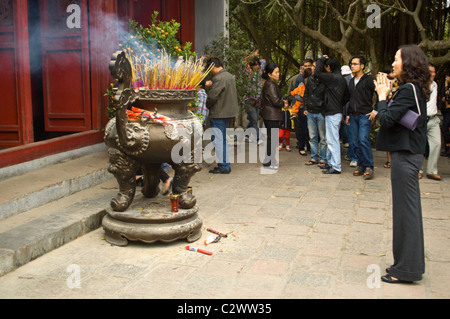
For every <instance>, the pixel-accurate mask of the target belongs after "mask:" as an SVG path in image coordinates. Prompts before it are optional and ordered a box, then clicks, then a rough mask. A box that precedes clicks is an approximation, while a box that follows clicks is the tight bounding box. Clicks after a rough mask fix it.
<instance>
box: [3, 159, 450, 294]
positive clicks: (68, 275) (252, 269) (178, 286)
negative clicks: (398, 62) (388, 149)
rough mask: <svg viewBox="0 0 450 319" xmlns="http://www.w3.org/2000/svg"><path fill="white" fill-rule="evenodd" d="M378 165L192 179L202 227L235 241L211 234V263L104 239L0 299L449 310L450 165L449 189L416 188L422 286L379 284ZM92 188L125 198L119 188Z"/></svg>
mask: <svg viewBox="0 0 450 319" xmlns="http://www.w3.org/2000/svg"><path fill="white" fill-rule="evenodd" d="M374 154H375V155H374V156H375V166H376V168H375V178H374V179H373V180H368V181H365V180H363V178H362V177H354V176H353V175H352V171H353V168H351V167H349V165H348V164H349V162H346V161H343V172H342V174H341V175H324V174H322V173H321V170H320V169H319V168H318V167H316V166H305V165H304V163H305V162H306V161H307V160H308V159H309V158H308V157H303V156H299V154H298V152H296V151H295V150H294V151H292V152H290V153H288V152H286V151H285V150H283V151H281V152H280V168H279V171H278V172H276V173H275V174H271V175H267V174H260V164H232V172H231V174H230V175H212V174H209V173H208V168H205V169H203V170H202V171H201V172H199V173H197V174H196V175H195V176H194V178H193V179H192V187H193V192H194V194H195V195H196V197H197V201H198V205H199V207H200V210H199V215H200V217H201V218H202V220H203V224H204V227H210V228H212V229H215V230H217V231H219V232H222V233H228V236H227V237H226V238H222V239H221V240H220V241H219V242H218V243H213V244H210V245H208V246H205V245H204V243H203V242H204V240H205V239H206V238H207V237H208V236H210V235H214V234H212V233H210V232H208V231H206V230H204V231H203V232H202V238H201V239H200V240H198V241H197V242H195V243H192V244H191V245H192V246H194V247H197V248H203V249H206V250H209V251H211V252H213V255H212V256H208V255H204V254H201V253H197V252H192V251H187V250H186V249H185V248H184V247H185V246H186V245H187V243H186V242H185V241H177V242H173V243H168V244H167V243H166V244H164V243H156V244H143V243H137V242H132V243H130V244H129V245H128V246H126V247H117V246H112V245H110V244H109V243H107V242H106V241H105V240H104V231H103V229H102V228H100V229H97V230H95V231H93V232H91V233H89V234H87V235H84V236H83V237H81V238H79V239H76V240H74V241H73V242H70V243H68V244H66V245H64V246H62V247H60V248H58V249H56V250H54V251H51V252H49V253H47V254H45V255H44V256H42V257H39V258H37V259H36V260H34V261H31V262H29V263H28V264H26V265H24V266H22V267H20V268H19V269H17V270H15V271H13V272H11V273H8V274H6V275H4V276H2V277H0V298H12V299H15V298H58V299H59V298H164V299H172V298H175V299H192V298H194V299H197V298H199V299H203V298H204V299H216V298H220V299H222V298H225V299H227V298H246V299H266V298H269V299H302V298H312V299H316V298H317V299H319V298H320V299H322V298H346V299H353V298H365V299H390V298H426V299H430V298H449V297H450V288H449V287H450V267H449V265H450V264H449V262H450V250H449V249H448V247H449V246H450V245H449V244H450V238H449V237H450V235H449V234H450V220H449V217H450V209H449V207H450V196H449V192H448V190H449V189H450V159H448V158H444V157H441V158H440V159H439V173H440V174H441V176H443V180H442V181H433V180H429V179H426V178H424V179H422V180H421V181H420V186H421V192H422V205H423V217H424V230H425V248H426V273H425V275H424V279H423V280H422V281H421V282H418V283H414V284H409V285H389V284H386V283H383V282H380V281H379V276H380V275H384V269H385V268H386V267H387V266H389V265H390V264H391V262H392V252H391V244H392V242H391V238H392V234H391V231H392V228H391V188H390V170H389V169H386V168H383V163H384V162H385V161H386V157H385V153H382V152H375V153H374ZM211 167H212V166H210V168H211ZM96 188H98V189H101V190H103V191H104V192H110V193H111V197H113V196H114V195H115V194H116V192H117V184H116V181H115V180H110V181H107V182H105V183H103V184H101V185H99V186H96ZM81 204H82V203H80V207H82V205H81ZM106 205H108V202H105V206H106ZM80 209H82V208H80ZM214 236H215V235H214Z"/></svg>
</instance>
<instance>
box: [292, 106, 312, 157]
mask: <svg viewBox="0 0 450 319" xmlns="http://www.w3.org/2000/svg"><path fill="white" fill-rule="evenodd" d="M294 130H295V137H296V138H297V146H298V149H299V150H300V151H304V150H305V148H309V147H308V146H309V145H308V141H309V133H308V118H307V117H306V115H305V114H303V111H302V110H301V109H300V111H299V112H298V117H294Z"/></svg>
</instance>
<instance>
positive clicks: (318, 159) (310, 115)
mask: <svg viewBox="0 0 450 319" xmlns="http://www.w3.org/2000/svg"><path fill="white" fill-rule="evenodd" d="M315 64H316V62H314V63H313V67H312V68H311V70H312V71H313V73H314V71H315V68H316V65H315ZM324 94H325V85H324V84H323V83H322V82H320V81H319V80H318V79H317V78H316V77H315V76H314V75H311V76H310V77H308V81H307V82H306V84H305V93H304V95H303V104H304V106H305V113H306V114H307V115H306V116H307V122H308V132H309V146H310V149H311V159H310V160H309V161H308V162H306V163H305V164H306V165H314V164H318V163H321V164H322V165H324V164H326V161H327V139H326V137H325V118H324V116H323V115H322V113H323V99H324Z"/></svg>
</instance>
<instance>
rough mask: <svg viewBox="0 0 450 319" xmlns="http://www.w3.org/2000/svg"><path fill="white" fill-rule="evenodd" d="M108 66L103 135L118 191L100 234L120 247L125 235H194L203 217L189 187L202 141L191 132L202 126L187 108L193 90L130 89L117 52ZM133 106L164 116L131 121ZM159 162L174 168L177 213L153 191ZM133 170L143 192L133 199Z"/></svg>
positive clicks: (127, 66) (163, 237)
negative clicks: (112, 83) (109, 111)
mask: <svg viewBox="0 0 450 319" xmlns="http://www.w3.org/2000/svg"><path fill="white" fill-rule="evenodd" d="M110 71H111V75H112V76H113V78H115V79H117V80H118V83H119V84H118V87H117V88H116V89H115V92H114V98H113V103H114V106H115V108H116V116H115V118H112V119H111V120H110V121H109V122H108V124H107V126H106V128H105V138H104V139H105V143H106V145H107V146H108V147H109V148H108V154H109V167H108V171H109V172H110V173H112V174H113V175H114V177H115V178H116V180H117V182H118V184H119V192H118V194H117V196H116V197H115V198H113V199H112V200H111V202H110V205H109V207H108V208H107V209H106V212H107V215H106V216H105V218H104V219H103V222H102V225H103V228H104V229H105V232H106V238H105V239H106V240H107V241H109V242H111V243H113V244H116V245H122V246H123V245H125V244H126V242H127V239H129V240H141V241H144V242H154V241H157V240H161V241H173V240H176V239H179V238H187V239H188V241H194V240H197V239H198V238H199V237H200V234H201V230H200V228H201V224H202V222H201V219H200V218H199V217H198V215H197V211H198V207H197V206H196V199H195V196H194V195H193V194H192V192H191V191H189V190H188V186H189V183H190V180H191V178H192V176H193V175H194V174H195V173H196V172H198V171H200V170H201V168H200V165H199V164H198V163H195V162H194V150H195V148H196V145H195V142H196V141H198V142H197V143H201V139H198V138H197V139H196V138H194V136H196V134H198V135H197V136H200V137H201V135H202V133H203V128H202V124H201V122H200V120H199V119H198V118H197V117H196V116H195V115H193V114H192V113H191V112H189V111H188V110H187V106H188V104H189V103H190V101H192V100H193V99H194V98H195V90H145V89H138V90H133V89H131V66H130V64H129V62H128V60H127V59H126V57H125V55H124V54H123V53H122V52H116V53H115V54H113V56H112V59H111V62H110ZM132 107H136V108H139V109H142V110H145V111H148V112H151V113H152V114H155V115H157V116H158V118H164V121H159V120H158V121H152V120H151V119H149V118H146V117H143V116H141V117H140V118H138V119H133V120H130V119H129V118H128V114H127V110H130V109H131V108H132ZM177 146H178V147H177ZM174 147H175V148H176V149H182V150H184V151H186V150H188V153H187V154H181V155H180V153H179V152H178V153H177V152H173V150H174ZM200 150H201V148H200ZM163 163H168V164H170V165H171V166H172V168H173V169H174V172H175V174H174V176H173V181H172V193H173V194H178V195H179V196H178V197H179V212H176V213H172V212H171V209H170V201H169V199H168V197H167V196H165V197H163V196H158V194H159V192H160V189H159V183H160V176H161V170H162V164H163ZM138 172H141V173H142V174H143V187H142V190H141V193H142V195H141V196H138V198H136V202H135V203H133V200H135V195H136V187H137V185H136V175H137V173H138ZM149 199H151V200H149ZM132 203H133V205H132Z"/></svg>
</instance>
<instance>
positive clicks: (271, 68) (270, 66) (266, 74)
mask: <svg viewBox="0 0 450 319" xmlns="http://www.w3.org/2000/svg"><path fill="white" fill-rule="evenodd" d="M276 68H278V65H276V64H275V63H273V62H270V63H269V64H267V65H266V67H265V68H264V73H263V74H262V75H261V77H262V78H263V79H264V80H268V79H269V74H272V73H273V71H274V70H275V69H276Z"/></svg>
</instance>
